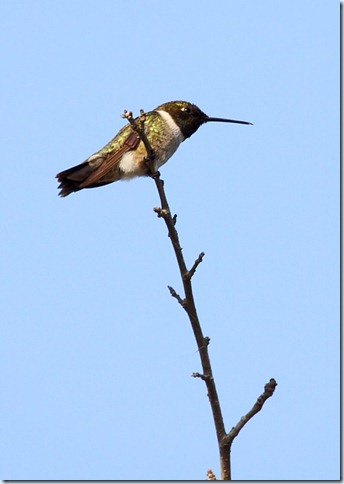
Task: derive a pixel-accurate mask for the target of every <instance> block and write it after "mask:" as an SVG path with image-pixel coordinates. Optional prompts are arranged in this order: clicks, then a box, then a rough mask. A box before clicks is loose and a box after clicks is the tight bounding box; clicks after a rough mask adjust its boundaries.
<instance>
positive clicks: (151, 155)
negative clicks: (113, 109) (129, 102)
mask: <svg viewBox="0 0 344 484" xmlns="http://www.w3.org/2000/svg"><path fill="white" fill-rule="evenodd" d="M121 117H122V118H125V119H127V120H128V121H129V123H130V124H131V127H132V128H133V130H134V131H136V133H137V134H138V135H139V136H140V138H141V139H142V141H143V144H144V145H145V148H146V151H147V157H146V161H147V164H148V166H149V169H150V170H151V173H152V174H153V173H154V169H153V167H154V164H153V163H154V160H155V152H154V150H153V148H152V146H151V144H150V142H149V140H148V138H147V135H146V133H145V130H144V123H145V120H146V113H145V112H144V110H143V109H140V116H139V118H138V121H139V123H137V122H136V119H134V118H133V113H132V111H127V110H126V109H125V110H124V112H123V114H121Z"/></svg>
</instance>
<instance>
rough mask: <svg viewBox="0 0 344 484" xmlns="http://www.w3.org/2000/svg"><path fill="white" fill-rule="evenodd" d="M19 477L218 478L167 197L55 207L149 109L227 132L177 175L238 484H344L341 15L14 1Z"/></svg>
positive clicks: (192, 155) (189, 157)
mask: <svg viewBox="0 0 344 484" xmlns="http://www.w3.org/2000/svg"><path fill="white" fill-rule="evenodd" d="M0 26H1V28H0V37H1V42H0V45H1V47H0V49H1V60H2V62H1V63H2V75H1V78H0V96H1V139H2V142H1V145H2V146H1V149H2V156H1V158H2V162H1V164H0V167H1V195H0V197H1V206H2V217H1V238H2V250H1V274H2V290H1V295H0V298H1V301H2V302H1V307H2V310H1V313H2V318H1V319H2V329H1V367H2V371H1V388H2V399H1V408H0V413H1V415H2V418H1V429H0V433H1V449H0V450H1V452H0V454H1V476H0V477H1V478H2V479H18V480H23V479H32V480H38V479H40V480H48V479H58V480H62V479H65V480H72V479H80V480H87V479H89V480H90V479H95V480H101V479H120V480H122V479H149V480H151V479H178V480H179V479H204V478H205V473H206V470H207V469H208V468H212V469H213V471H214V472H215V474H217V475H219V463H218V453H217V444H216V437H215V432H214V428H213V423H212V416H211V412H210V406H209V403H208V400H207V396H206V390H205V386H204V384H203V382H202V381H200V380H197V379H193V378H191V376H190V375H191V373H192V372H194V371H200V369H201V368H200V362H199V355H198V353H197V352H196V345H195V342H194V339H193V335H192V333H191V328H190V327H189V323H188V321H187V319H186V315H185V313H184V312H183V310H182V309H181V308H180V306H178V304H177V302H176V301H175V300H174V299H172V298H171V297H170V295H169V293H168V290H167V285H168V284H169V285H172V286H174V288H175V289H176V290H177V291H179V292H181V282H180V280H179V277H178V271H177V267H176V263H175V260H174V256H173V255H172V248H171V247H170V242H169V239H168V238H167V236H166V228H165V226H164V223H163V222H162V221H161V220H159V219H158V218H157V217H156V215H155V214H154V212H153V210H152V209H153V207H154V206H157V205H158V204H159V201H158V195H157V192H156V188H155V184H154V182H153V181H152V180H150V179H136V180H133V181H131V182H129V183H116V184H113V185H109V186H107V187H103V188H99V189H94V190H84V191H82V192H79V193H77V194H73V195H71V196H70V197H68V198H66V199H60V198H58V196H57V184H56V181H55V179H54V175H55V174H56V173H57V172H58V171H61V170H63V169H66V168H68V167H70V166H73V165H75V164H78V163H80V162H82V161H83V160H84V159H85V158H87V157H88V156H89V155H91V154H92V153H93V152H94V151H97V150H98V149H99V148H100V147H102V145H103V144H104V143H105V142H107V141H108V140H109V139H110V138H111V137H112V136H113V135H114V134H115V133H116V132H117V130H118V129H119V128H121V127H122V126H123V124H124V123H123V120H122V119H121V118H120V114H121V113H122V112H123V109H125V108H127V109H131V110H133V111H134V112H136V113H137V112H138V110H139V109H140V108H144V109H145V110H151V109H153V108H154V107H156V106H157V105H158V104H160V103H163V102H166V101H170V100H174V99H183V100H188V101H192V102H194V103H196V104H197V105H199V106H200V107H201V109H202V110H204V111H205V112H206V113H207V114H209V115H212V116H226V117H232V118H236V119H243V120H247V121H251V122H253V123H254V126H240V125H225V124H223V125H220V124H215V123H214V124H212V125H210V124H209V125H206V126H203V127H201V128H200V130H199V131H198V132H197V133H196V134H195V135H194V136H193V137H192V138H191V139H189V140H187V141H186V142H185V143H184V144H183V145H182V146H181V147H180V149H179V151H178V152H177V153H176V154H175V156H174V157H173V158H172V159H171V160H170V161H169V162H168V163H167V165H165V166H164V167H163V169H162V170H161V171H162V177H163V179H164V180H165V184H166V185H165V186H166V193H167V196H168V199H169V202H170V205H171V208H172V210H173V212H176V213H177V214H178V226H177V228H178V231H179V235H180V239H181V243H182V246H183V248H184V254H185V257H186V260H187V263H188V265H191V264H192V263H193V262H194V260H195V258H196V257H197V256H198V254H199V252H200V251H202V250H203V251H205V253H206V256H205V259H204V262H203V263H202V264H201V266H200V267H199V269H198V271H197V274H196V276H195V279H194V290H195V297H196V301H197V306H198V311H199V316H200V318H201V322H202V326H203V330H204V334H205V335H209V336H210V337H211V345H210V354H211V359H212V363H213V370H214V374H215V378H216V383H217V386H218V392H219V395H220V399H221V404H222V408H223V413H224V418H225V423H226V428H227V430H228V431H229V430H230V429H231V427H232V426H233V425H235V424H236V423H237V421H238V420H239V419H240V417H241V416H242V415H243V414H245V413H246V412H247V411H248V410H249V409H250V408H251V406H252V405H253V403H254V402H255V400H256V398H257V397H258V395H259V394H260V393H261V392H262V391H263V387H264V384H265V383H266V382H267V381H268V380H269V379H270V378H271V377H274V378H276V380H277V381H278V387H277V390H276V394H275V395H274V397H273V398H272V399H270V400H269V401H268V402H267V403H266V406H265V407H264V409H263V411H262V412H261V413H260V414H259V415H257V416H256V417H255V418H254V419H253V420H252V421H251V422H250V423H249V424H248V425H247V426H246V427H245V428H244V430H243V431H242V433H241V434H240V436H239V437H238V438H237V439H236V441H235V443H234V445H233V450H232V472H233V479H262V480H268V479H274V480H279V479H295V480H298V479H300V480H301V479H313V480H314V479H337V478H338V477H339V2H338V1H334V0H295V1H294V0H289V1H284V2H282V1H278V2H277V1H275V0H260V1H257V0H247V1H245V2H243V1H239V0H215V1H212V2H210V1H203V0H189V1H185V0H174V1H173V2H164V1H161V0H148V1H138V0H131V1H130V2H129V1H127V2H124V1H122V2H120V1H107V0H97V1H84V0H82V1H81V0H73V1H70V0H68V1H65V0H61V1H54V2H52V1H35V0H30V1H18V0H12V1H7V2H2V3H1V6H0Z"/></svg>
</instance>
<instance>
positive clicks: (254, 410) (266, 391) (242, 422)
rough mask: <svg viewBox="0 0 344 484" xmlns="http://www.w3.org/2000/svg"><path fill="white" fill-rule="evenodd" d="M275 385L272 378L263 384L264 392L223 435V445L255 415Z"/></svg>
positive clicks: (232, 438) (270, 394) (233, 437)
mask: <svg viewBox="0 0 344 484" xmlns="http://www.w3.org/2000/svg"><path fill="white" fill-rule="evenodd" d="M276 386H277V382H276V380H275V379H274V378H271V379H270V381H269V382H268V383H267V384H266V385H265V386H264V393H262V394H261V395H260V396H259V397H258V398H257V401H256V403H255V404H254V405H253V407H252V408H251V410H250V411H249V412H247V414H246V415H244V416H243V417H241V419H240V420H239V422H238V423H237V424H236V425H235V427H233V428H232V430H231V431H230V432H229V433H228V434H227V435H226V436H225V437H224V439H223V443H224V445H227V446H228V445H229V446H230V445H231V444H232V442H233V440H234V439H235V437H236V436H237V435H238V434H239V432H240V430H241V429H242V428H243V427H244V426H245V425H246V424H247V422H248V421H249V420H251V418H252V417H253V416H254V415H256V414H257V413H258V412H260V410H261V409H262V408H263V405H264V403H265V402H266V400H267V399H268V398H270V397H272V395H273V393H274V391H275V389H276Z"/></svg>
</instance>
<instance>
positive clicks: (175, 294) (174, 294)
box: [167, 286, 186, 309]
mask: <svg viewBox="0 0 344 484" xmlns="http://www.w3.org/2000/svg"><path fill="white" fill-rule="evenodd" d="M167 287H168V290H169V291H170V294H171V296H172V297H174V298H176V299H177V301H178V302H179V304H180V305H181V306H182V307H183V308H184V309H185V308H186V301H185V299H182V298H181V297H180V296H179V294H177V293H176V291H175V290H174V289H173V287H171V286H167Z"/></svg>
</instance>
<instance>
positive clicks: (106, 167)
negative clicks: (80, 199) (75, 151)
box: [79, 131, 140, 188]
mask: <svg viewBox="0 0 344 484" xmlns="http://www.w3.org/2000/svg"><path fill="white" fill-rule="evenodd" d="M139 143H140V137H139V135H138V134H137V133H135V131H132V132H131V133H130V134H129V135H128V137H127V138H126V139H125V141H124V142H123V145H122V146H121V148H119V149H118V150H114V151H112V152H109V153H101V154H99V157H100V158H104V161H103V162H102V163H101V164H100V165H99V166H98V167H97V168H95V170H94V171H93V172H92V173H91V174H90V175H89V176H88V177H87V178H85V180H83V181H82V183H80V185H79V187H80V188H86V187H88V186H89V185H92V183H95V182H97V181H98V180H100V179H101V178H103V177H104V176H105V175H106V174H107V173H109V171H110V170H112V168H114V167H115V166H116V165H117V163H118V162H119V161H120V160H121V158H122V156H123V155H124V154H125V153H127V152H128V151H131V150H135V149H136V148H137V146H138V145H139Z"/></svg>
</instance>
